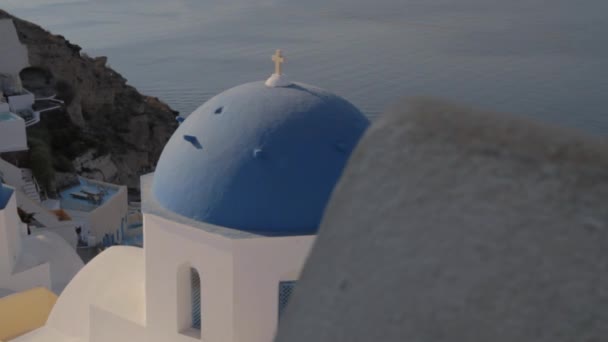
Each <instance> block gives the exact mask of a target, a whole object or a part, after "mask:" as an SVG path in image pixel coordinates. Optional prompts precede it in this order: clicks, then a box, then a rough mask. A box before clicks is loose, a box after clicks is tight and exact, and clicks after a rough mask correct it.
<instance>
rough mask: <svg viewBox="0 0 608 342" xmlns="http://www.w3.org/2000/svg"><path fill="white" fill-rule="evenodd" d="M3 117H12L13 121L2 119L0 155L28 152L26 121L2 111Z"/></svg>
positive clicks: (0, 112) (0, 123)
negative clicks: (3, 153)
mask: <svg viewBox="0 0 608 342" xmlns="http://www.w3.org/2000/svg"><path fill="white" fill-rule="evenodd" d="M0 114H2V115H10V116H11V118H12V119H11V120H2V119H0V153H2V152H15V151H24V150H27V135H26V133H25V121H23V119H22V118H21V117H20V116H17V115H15V114H11V113H8V112H2V111H0Z"/></svg>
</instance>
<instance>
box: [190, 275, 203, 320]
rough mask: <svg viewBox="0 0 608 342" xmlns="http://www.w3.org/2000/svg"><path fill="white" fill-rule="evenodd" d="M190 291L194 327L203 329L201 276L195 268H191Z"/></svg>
mask: <svg viewBox="0 0 608 342" xmlns="http://www.w3.org/2000/svg"><path fill="white" fill-rule="evenodd" d="M190 291H191V298H192V328H194V329H198V330H200V329H201V277H200V276H199V274H198V271H197V270H195V269H194V268H191V269H190Z"/></svg>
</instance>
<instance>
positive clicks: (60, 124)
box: [0, 10, 177, 192]
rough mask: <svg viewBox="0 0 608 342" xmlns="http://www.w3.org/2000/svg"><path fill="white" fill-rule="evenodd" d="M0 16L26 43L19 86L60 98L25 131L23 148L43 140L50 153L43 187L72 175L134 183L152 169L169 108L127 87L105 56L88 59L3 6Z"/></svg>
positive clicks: (168, 124)
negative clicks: (10, 22) (25, 62)
mask: <svg viewBox="0 0 608 342" xmlns="http://www.w3.org/2000/svg"><path fill="white" fill-rule="evenodd" d="M0 18H12V19H13V21H14V23H15V26H16V28H17V31H18V34H19V39H20V40H21V42H22V43H23V44H25V45H26V46H27V48H28V51H29V64H30V66H31V67H30V68H27V69H25V70H23V71H22V72H21V75H20V76H21V79H22V81H23V83H24V86H25V87H26V88H28V89H32V88H35V89H36V90H38V91H41V92H43V93H44V92H45V91H46V92H48V93H53V92H54V93H56V94H57V97H58V98H60V99H62V100H64V101H65V108H64V109H61V110H58V111H54V112H47V113H44V114H43V117H42V122H41V123H40V124H39V125H36V126H34V127H32V128H29V129H28V136H29V137H30V138H31V139H33V140H34V141H31V142H30V146H31V145H32V143H33V145H36V144H37V143H38V144H46V145H47V146H48V149H49V150H50V155H51V159H52V165H53V169H54V170H52V171H54V172H53V173H54V175H56V176H54V177H53V178H54V179H53V182H52V184H50V188H51V192H52V190H53V189H54V188H55V187H59V186H61V182H62V180H63V179H64V178H66V176H69V175H74V174H81V175H83V176H86V177H90V178H95V179H99V180H105V181H109V182H115V183H120V184H127V185H128V186H129V187H130V188H138V187H139V175H140V174H141V173H143V172H146V171H149V170H151V169H153V168H154V166H155V165H156V161H157V160H158V157H159V156H160V153H161V151H162V149H163V147H164V145H165V143H166V142H167V140H168V139H169V137H170V136H171V134H172V133H173V132H174V130H175V129H176V127H177V123H176V121H175V116H176V115H177V112H175V111H173V110H172V109H171V108H169V106H167V105H166V104H164V103H163V102H161V101H160V100H159V99H157V98H152V97H148V96H145V95H142V94H140V93H139V92H138V91H137V90H136V89H135V88H133V87H132V86H130V85H128V84H127V80H126V79H125V78H124V77H122V76H121V75H120V74H119V73H118V72H116V71H115V70H113V69H112V68H110V67H109V66H108V65H107V64H106V63H107V58H106V57H97V58H92V57H89V56H88V55H86V54H85V53H83V52H82V51H81V48H80V47H79V46H78V45H75V44H72V43H70V42H69V41H68V40H66V39H65V38H64V37H62V36H59V35H53V34H51V33H50V32H48V31H46V30H44V29H43V28H41V27H40V26H37V25H35V24H32V23H30V22H27V21H24V20H21V19H18V18H15V17H14V16H11V15H10V14H9V13H7V12H5V11H2V10H0ZM36 90H34V92H36Z"/></svg>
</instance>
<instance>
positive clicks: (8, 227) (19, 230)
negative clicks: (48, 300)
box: [0, 192, 51, 291]
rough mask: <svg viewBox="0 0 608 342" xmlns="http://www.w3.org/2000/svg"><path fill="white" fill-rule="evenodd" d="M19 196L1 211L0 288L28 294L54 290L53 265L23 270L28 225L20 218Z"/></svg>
mask: <svg viewBox="0 0 608 342" xmlns="http://www.w3.org/2000/svg"><path fill="white" fill-rule="evenodd" d="M16 198H17V196H16V194H15V192H13V195H12V196H11V199H10V200H9V202H8V203H7V205H6V207H5V208H4V209H3V210H0V288H5V289H10V290H14V291H24V290H27V289H30V288H33V287H37V286H43V287H46V288H48V289H51V276H50V264H49V263H47V262H44V261H43V262H38V263H37V264H36V265H33V266H32V267H29V268H25V269H22V268H21V267H20V262H21V260H22V258H23V253H24V252H25V251H24V249H23V248H22V246H23V239H26V238H27V237H24V236H23V229H24V224H23V223H21V220H20V219H19V215H18V214H17V199H16Z"/></svg>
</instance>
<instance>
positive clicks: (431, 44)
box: [0, 0, 608, 136]
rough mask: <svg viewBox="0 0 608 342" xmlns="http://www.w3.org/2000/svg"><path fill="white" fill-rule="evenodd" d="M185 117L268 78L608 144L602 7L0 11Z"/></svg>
mask: <svg viewBox="0 0 608 342" xmlns="http://www.w3.org/2000/svg"><path fill="white" fill-rule="evenodd" d="M0 8H3V9H5V10H8V11H10V12H12V13H13V14H15V15H17V16H20V17H22V18H24V19H27V20H30V21H33V22H36V23H38V24H40V25H42V26H44V27H45V28H47V29H49V30H51V31H52V32H53V33H57V34H62V35H64V36H65V37H66V38H68V39H70V40H71V41H72V42H74V43H76V44H79V45H81V46H82V47H83V48H84V50H85V51H86V52H87V53H89V54H90V55H93V56H97V55H106V56H108V57H109V63H110V65H111V66H112V67H113V68H115V69H116V70H117V71H119V72H120V73H122V74H123V75H124V76H125V77H126V78H127V79H128V80H129V83H130V84H132V85H133V86H135V87H137V88H138V89H139V90H140V91H142V92H143V93H145V94H148V95H153V96H158V97H160V98H161V99H163V100H164V101H166V102H168V103H169V104H170V105H171V106H172V107H173V108H175V109H176V110H179V111H180V112H183V113H189V112H191V111H193V110H194V109H195V108H196V107H198V106H199V105H200V104H202V103H203V102H205V101H206V100H207V99H209V98H210V97H211V96H213V95H215V94H217V93H219V92H221V91H222V90H224V89H227V88H230V87H232V86H235V85H238V84H241V83H244V82H248V81H253V80H262V79H265V78H267V77H268V76H269V75H270V73H272V70H273V65H272V62H271V61H270V55H271V54H272V53H273V52H274V50H275V49H277V48H281V49H283V50H284V51H285V53H286V55H287V57H288V63H287V64H286V66H285V72H286V73H287V74H288V75H289V77H290V78H291V79H293V80H297V81H300V82H304V83H310V84H314V85H317V86H320V87H323V88H326V89H329V90H332V91H334V92H336V93H338V94H340V95H342V96H344V97H346V98H347V99H349V100H350V101H352V102H353V103H355V104H356V105H357V106H359V108H360V109H361V110H363V111H364V112H365V113H366V114H368V115H369V116H370V117H372V118H373V117H377V116H378V115H380V114H381V113H382V112H383V111H384V109H386V107H387V106H389V105H390V104H392V103H394V102H395V101H396V100H398V99H399V98H401V97H404V96H418V95H424V96H436V97H441V98H446V99H449V100H455V101H457V102H460V103H464V104H468V105H473V106H477V107H481V108H487V109H493V110H497V111H502V112H512V113H515V114H519V115H524V116H531V117H535V118H537V119H541V120H546V121H551V122H554V123H558V124H562V125H566V126H574V127H578V128H582V129H584V130H587V131H590V132H593V133H595V134H600V135H604V136H606V135H608V109H607V108H608V106H607V105H606V101H608V19H607V16H606V13H608V1H606V0H585V1H572V0H551V1H541V0H510V1H505V0H500V1H496V0H373V1H371V0H368V1H362V0H162V1H161V0H88V1H87V0H0Z"/></svg>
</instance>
